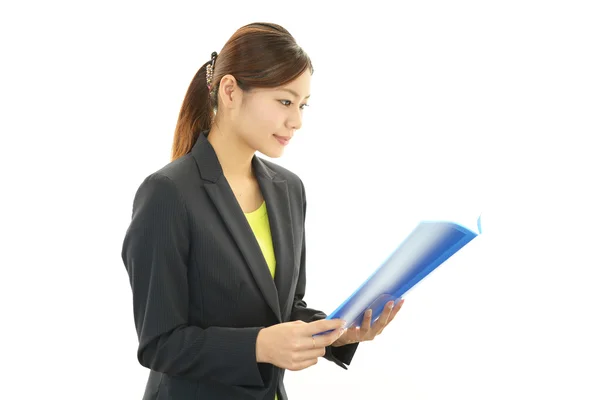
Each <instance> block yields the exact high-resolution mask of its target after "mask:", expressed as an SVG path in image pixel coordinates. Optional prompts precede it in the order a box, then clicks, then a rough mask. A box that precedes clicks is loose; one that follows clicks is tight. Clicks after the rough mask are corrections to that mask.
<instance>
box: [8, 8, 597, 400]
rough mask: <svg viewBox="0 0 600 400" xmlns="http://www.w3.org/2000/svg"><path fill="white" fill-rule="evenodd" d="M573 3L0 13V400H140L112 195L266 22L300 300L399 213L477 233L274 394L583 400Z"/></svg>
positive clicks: (593, 143) (343, 278)
mask: <svg viewBox="0 0 600 400" xmlns="http://www.w3.org/2000/svg"><path fill="white" fill-rule="evenodd" d="M594 3H595V2H592V1H589V2H583V1H562V2H560V1H538V2H534V1H523V0H520V1H502V2H500V1H498V2H483V1H470V2H469V1H453V2H449V1H437V2H435V1H418V2H417V1H413V2H407V1H402V2H395V3H392V2H389V3H388V2H383V1H369V2H355V3H351V2H339V3H335V5H334V3H333V2H324V1H320V2H312V1H303V2H293V3H286V2H281V1H279V2H239V3H234V2H230V1H228V2H218V1H213V2H199V1H197V2H161V3H158V2H141V1H140V2H131V1H129V2H128V1H111V2H108V1H104V2H93V3H92V2H82V1H78V2H75V1H72V2H65V1H60V2H41V1H39V2H6V3H3V4H2V6H1V8H0V34H1V35H0V37H1V39H0V40H1V51H2V62H1V64H0V68H1V74H0V101H1V103H0V106H1V108H0V113H1V119H0V123H1V127H0V128H1V130H0V134H1V147H0V151H1V156H2V157H1V163H2V183H3V184H2V199H1V200H0V201H1V202H2V207H1V208H0V210H1V211H0V212H1V213H2V215H1V222H0V223H1V226H2V230H1V232H2V233H1V235H2V238H1V239H2V240H1V241H0V243H1V250H2V251H1V252H0V262H1V264H0V265H1V267H2V269H1V271H2V272H1V274H2V275H1V277H0V278H1V279H0V285H1V287H0V289H1V291H0V296H1V303H0V304H1V307H2V328H1V330H0V332H1V333H0V334H1V335H2V340H1V342H0V343H1V348H0V354H1V355H0V359H1V360H2V361H1V362H0V370H1V371H0V372H1V376H2V395H1V396H0V397H2V398H6V399H34V398H61V399H106V398H110V399H139V398H141V395H142V393H143V389H144V385H145V381H146V377H147V370H145V369H144V368H142V367H141V366H139V364H138V363H137V360H136V348H137V347H136V346H137V338H136V335H135V330H134V325H133V315H132V306H131V292H130V288H129V283H128V278H127V274H126V271H125V268H124V266H123V264H122V261H121V258H120V251H121V244H122V239H123V236H124V233H125V230H126V228H127V226H128V222H129V218H130V213H131V206H132V200H133V195H134V193H135V190H136V189H137V187H138V185H139V184H140V183H141V181H142V180H143V178H144V177H145V176H147V175H148V174H150V173H151V172H153V171H155V170H156V169H158V168H160V167H161V166H163V165H164V164H166V163H167V162H168V159H169V155H170V153H169V152H170V146H171V140H172V135H173V130H174V127H175V121H176V118H177V115H178V111H179V107H180V105H181V101H182V100H183V96H184V94H185V91H186V89H187V86H188V84H189V82H190V80H191V78H192V77H193V75H194V74H195V72H196V71H197V69H198V68H199V67H200V66H201V65H202V64H203V63H204V62H205V61H208V59H209V58H210V53H211V52H212V51H220V50H221V47H222V46H223V45H224V43H225V42H226V40H227V39H228V38H229V37H230V36H231V35H232V34H233V32H234V31H235V30H236V29H238V28H239V27H241V26H242V25H245V24H247V23H250V22H256V21H268V22H276V23H279V24H281V25H283V26H284V27H286V28H287V29H288V30H290V31H291V33H292V34H293V35H294V36H295V37H296V39H297V41H298V43H299V44H300V45H301V46H302V47H303V48H304V49H305V50H306V51H307V52H308V53H309V55H310V56H311V58H312V60H313V63H314V66H315V69H316V71H315V74H314V77H313V81H312V98H311V101H310V107H308V108H307V110H306V111H305V120H304V127H303V128H302V130H301V131H299V132H298V134H297V135H296V137H295V139H294V141H293V143H292V144H291V145H290V146H289V147H288V148H287V150H286V151H287V152H286V154H285V155H284V157H282V158H281V159H279V160H277V162H279V163H281V164H282V165H284V166H286V167H289V168H290V169H291V170H293V171H294V172H296V173H297V174H299V175H300V176H301V178H302V179H303V181H304V183H305V185H306V188H307V191H308V205H309V211H308V217H307V218H308V221H307V230H308V238H307V240H308V278H309V279H308V293H307V300H308V303H309V305H311V306H312V307H315V308H319V309H322V310H324V311H325V312H328V313H329V312H331V311H333V309H335V308H336V307H337V305H338V304H339V302H340V301H342V300H343V299H344V298H346V296H347V295H349V294H350V293H351V292H352V291H353V290H354V288H355V287H356V285H358V284H359V283H361V282H362V281H363V279H364V278H365V277H366V276H368V275H369V274H370V273H371V271H372V269H373V268H375V267H377V266H378V265H379V262H380V261H381V260H382V259H383V258H384V257H385V256H386V255H387V252H388V251H389V250H390V249H391V247H393V246H394V245H395V244H397V242H398V241H399V240H401V239H402V238H403V237H404V235H406V234H407V233H408V232H409V231H410V230H411V229H412V228H413V226H414V224H415V223H416V222H417V221H418V220H420V219H429V218H438V217H439V218H449V219H456V220H460V221H459V222H464V223H470V222H471V221H472V220H471V219H473V222H474V218H476V217H477V215H478V214H479V212H481V211H482V212H483V217H482V220H483V229H484V234H483V235H482V236H481V237H479V238H477V239H476V240H475V241H474V242H472V243H471V244H469V245H468V247H466V248H465V249H464V250H462V251H461V252H460V253H459V254H457V255H456V256H455V257H453V258H452V259H451V260H449V261H448V262H447V263H445V264H444V265H443V266H442V267H440V269H438V270H436V271H435V272H434V273H433V274H432V275H430V276H429V277H428V278H427V280H426V281H423V282H422V284H420V285H419V286H418V287H416V288H415V289H414V291H412V292H411V293H410V294H409V295H408V296H407V299H406V303H405V305H404V307H403V309H402V310H401V312H400V313H399V314H398V317H397V319H396V320H394V322H393V323H392V325H390V326H389V327H388V328H387V329H386V331H385V332H384V333H383V335H381V336H380V337H378V338H377V340H375V341H373V342H369V343H363V344H361V346H360V348H359V350H358V352H357V353H356V356H355V358H354V360H353V362H352V364H351V366H350V368H349V370H347V371H345V370H342V369H341V368H339V367H337V366H335V365H334V364H332V363H329V362H327V361H325V360H322V361H321V362H319V364H317V365H316V366H314V367H312V368H310V369H307V370H304V371H301V372H288V374H286V384H287V390H288V393H289V395H290V397H291V398H292V399H332V398H345V399H375V398H393V399H410V400H426V399H427V400H430V399H436V400H437V399H463V400H464V399H506V398H511V399H533V398H536V399H539V398H548V397H551V398H553V399H554V398H564V399H598V398H600V365H599V363H600V361H599V360H600V345H599V341H598V339H597V338H598V337H600V327H599V318H598V316H599V311H598V307H599V306H600V300H599V294H598V293H599V291H598V284H599V283H600V279H599V274H598V267H599V266H600V265H599V264H600V263H599V261H598V253H599V249H600V244H599V239H600V234H599V233H598V224H599V223H600V213H599V211H598V204H600V195H599V194H598V175H599V172H598V171H600V168H599V167H600V157H599V155H598V149H599V145H598V144H597V143H598V137H597V136H598V134H599V133H600V129H599V110H600V94H599V93H600V79H599V76H600V73H599V72H598V71H600V55H599V54H600V53H599V51H598V49H599V48H600V47H599V41H600V40H599V38H600V29H599V24H598V21H599V20H600V15H599V13H598V11H597V9H596V8H594V7H593V6H594ZM16 4H18V6H17V5H16Z"/></svg>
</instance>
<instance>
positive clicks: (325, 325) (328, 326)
mask: <svg viewBox="0 0 600 400" xmlns="http://www.w3.org/2000/svg"><path fill="white" fill-rule="evenodd" d="M344 323H345V322H344V321H342V320H341V319H320V320H318V321H313V322H311V323H308V324H306V325H305V329H306V333H308V334H309V335H316V334H317V333H323V332H327V331H330V330H334V329H339V328H341V327H343V326H344Z"/></svg>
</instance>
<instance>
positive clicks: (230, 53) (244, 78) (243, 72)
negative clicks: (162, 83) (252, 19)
mask: <svg viewBox="0 0 600 400" xmlns="http://www.w3.org/2000/svg"><path fill="white" fill-rule="evenodd" d="M207 58H210V56H209V55H207ZM210 63H211V61H210V60H209V61H207V62H206V63H205V64H204V65H202V67H201V68H200V69H199V70H198V72H196V75H194V78H193V79H192V82H191V83H190V86H189V87H188V90H187V93H186V94H185V97H184V99H183V104H182V105H181V110H180V112H179V118H178V120H177V125H176V127H175V136H174V138H173V147H172V150H171V160H175V159H177V158H179V157H181V156H183V155H185V154H187V153H189V152H190V150H191V149H192V147H193V146H194V144H195V143H196V140H198V136H199V134H200V132H201V131H205V130H209V129H210V127H211V126H212V124H213V122H214V111H215V110H216V109H217V105H218V92H219V82H220V81H221V78H223V76H225V75H228V74H230V75H233V76H234V77H235V79H236V81H237V84H238V85H239V87H240V89H242V90H243V91H250V90H252V89H254V88H274V87H278V86H282V85H285V84H286V83H288V82H290V81H293V80H294V79H296V78H297V77H298V76H300V75H301V74H302V73H303V72H304V71H305V70H306V69H307V68H309V69H310V73H311V74H312V73H313V72H314V70H313V67H312V63H311V61H310V58H309V57H308V55H307V54H306V52H305V51H304V50H303V49H302V48H301V47H300V46H299V45H298V44H297V43H296V40H295V39H294V38H293V37H292V35H291V34H290V33H289V32H288V31H287V30H286V29H284V28H283V27H281V26H279V25H276V24H271V23H252V24H249V25H245V26H243V27H241V28H240V29H238V30H237V31H236V32H235V33H234V34H233V36H231V38H229V40H228V41H227V43H225V46H223V49H222V50H221V52H220V53H219V54H218V56H217V58H216V61H215V65H214V71H213V77H212V91H211V93H210V94H209V91H208V87H207V84H206V67H207V66H208V65H209V64H210Z"/></svg>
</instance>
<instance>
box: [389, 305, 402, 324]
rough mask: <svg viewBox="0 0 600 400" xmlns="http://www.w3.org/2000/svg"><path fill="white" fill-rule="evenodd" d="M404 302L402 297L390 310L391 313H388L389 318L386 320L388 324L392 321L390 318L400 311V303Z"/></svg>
mask: <svg viewBox="0 0 600 400" xmlns="http://www.w3.org/2000/svg"><path fill="white" fill-rule="evenodd" d="M403 304H404V299H402V300H400V301H399V302H398V303H397V304H396V306H395V307H394V309H393V310H392V313H391V314H390V319H389V320H388V324H389V323H390V322H392V320H393V319H394V317H395V316H396V314H398V311H400V309H401V308H402V305H403Z"/></svg>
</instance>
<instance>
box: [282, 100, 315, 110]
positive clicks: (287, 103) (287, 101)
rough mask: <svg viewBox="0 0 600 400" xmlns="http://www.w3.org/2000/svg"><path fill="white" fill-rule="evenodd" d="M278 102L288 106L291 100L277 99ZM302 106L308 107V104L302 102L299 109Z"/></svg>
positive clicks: (302, 108)
mask: <svg viewBox="0 0 600 400" xmlns="http://www.w3.org/2000/svg"><path fill="white" fill-rule="evenodd" d="M279 102H280V103H281V104H283V105H284V106H286V107H288V106H291V105H292V102H291V101H289V100H279ZM304 107H308V104H302V105H301V106H300V109H301V110H304Z"/></svg>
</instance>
